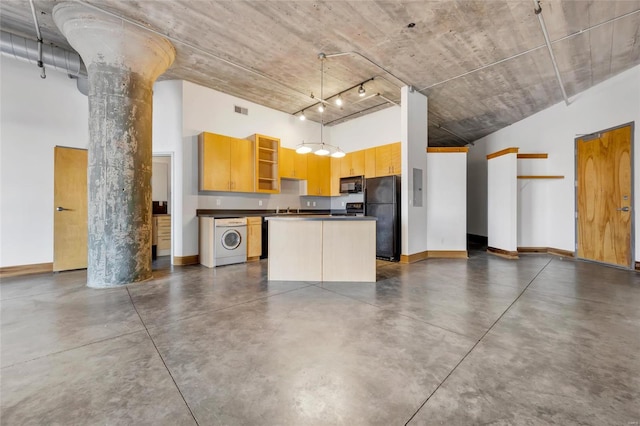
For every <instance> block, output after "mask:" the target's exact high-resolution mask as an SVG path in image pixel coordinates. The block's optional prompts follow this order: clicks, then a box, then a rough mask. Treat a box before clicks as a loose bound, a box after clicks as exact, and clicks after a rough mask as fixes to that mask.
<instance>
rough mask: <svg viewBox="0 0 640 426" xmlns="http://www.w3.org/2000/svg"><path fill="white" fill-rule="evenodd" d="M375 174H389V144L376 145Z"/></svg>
mask: <svg viewBox="0 0 640 426" xmlns="http://www.w3.org/2000/svg"><path fill="white" fill-rule="evenodd" d="M375 150H376V176H388V175H390V174H391V146H390V145H380V146H376V148H375Z"/></svg>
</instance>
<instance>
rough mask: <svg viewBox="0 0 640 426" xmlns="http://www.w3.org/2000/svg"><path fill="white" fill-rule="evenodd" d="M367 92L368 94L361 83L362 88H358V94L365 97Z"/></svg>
mask: <svg viewBox="0 0 640 426" xmlns="http://www.w3.org/2000/svg"><path fill="white" fill-rule="evenodd" d="M366 94H367V91H366V90H364V84H361V85H360V88H359V89H358V96H360V97H363V96H364V95H366Z"/></svg>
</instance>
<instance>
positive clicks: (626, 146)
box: [576, 126, 633, 267]
mask: <svg viewBox="0 0 640 426" xmlns="http://www.w3.org/2000/svg"><path fill="white" fill-rule="evenodd" d="M576 144H577V147H576V148H577V156H578V158H577V169H578V170H577V185H578V186H577V188H576V198H577V209H578V211H577V219H576V221H577V229H578V236H577V238H578V241H577V243H578V244H577V252H578V253H577V254H578V257H580V258H583V259H589V260H595V261H598V262H604V263H610V264H614V265H620V266H624V267H633V265H632V261H633V260H632V258H631V221H632V217H633V211H632V208H633V200H632V198H631V197H632V194H631V177H632V173H631V126H624V127H620V128H618V129H614V130H610V131H608V132H604V133H601V134H600V135H599V137H596V138H580V139H577V140H576Z"/></svg>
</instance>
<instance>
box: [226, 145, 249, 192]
mask: <svg viewBox="0 0 640 426" xmlns="http://www.w3.org/2000/svg"><path fill="white" fill-rule="evenodd" d="M229 142H230V144H231V162H230V164H231V174H230V176H231V190H232V191H235V192H253V190H254V185H255V180H254V178H253V167H254V166H253V155H254V148H253V142H251V141H250V140H247V139H238V138H229Z"/></svg>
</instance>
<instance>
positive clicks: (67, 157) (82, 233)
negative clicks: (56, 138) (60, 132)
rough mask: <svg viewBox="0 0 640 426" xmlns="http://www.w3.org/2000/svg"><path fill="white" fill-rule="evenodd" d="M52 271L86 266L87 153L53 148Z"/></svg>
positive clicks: (78, 150)
mask: <svg viewBox="0 0 640 426" xmlns="http://www.w3.org/2000/svg"><path fill="white" fill-rule="evenodd" d="M53 173H54V176H53V203H54V205H53V209H54V210H53V270H54V271H67V270H70V269H83V268H86V267H87V150H86V149H76V148H64V147H59V146H57V147H55V148H54V172H53Z"/></svg>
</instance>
